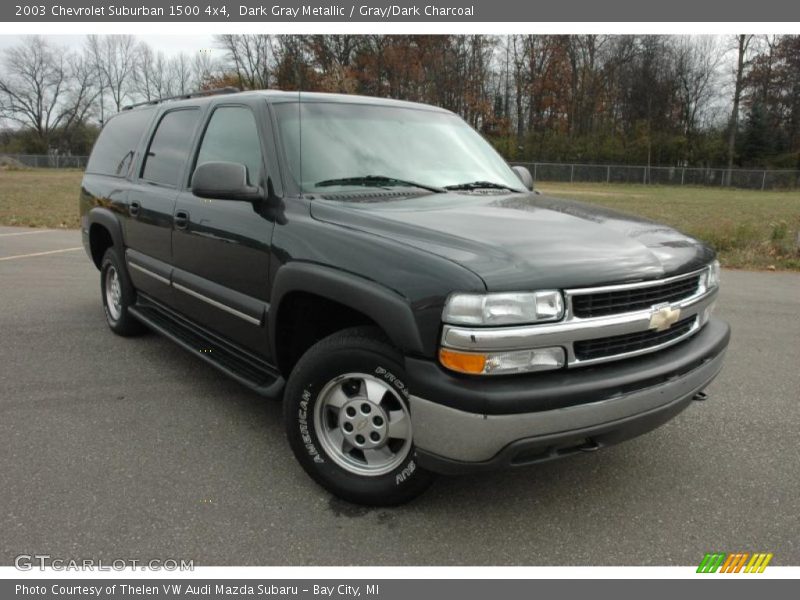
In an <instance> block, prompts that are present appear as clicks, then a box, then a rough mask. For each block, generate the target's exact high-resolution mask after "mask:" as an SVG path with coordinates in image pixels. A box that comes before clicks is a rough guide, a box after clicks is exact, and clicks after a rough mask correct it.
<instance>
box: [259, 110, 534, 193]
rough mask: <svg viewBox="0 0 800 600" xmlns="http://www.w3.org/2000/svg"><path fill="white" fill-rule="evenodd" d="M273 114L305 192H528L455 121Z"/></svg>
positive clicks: (388, 114)
mask: <svg viewBox="0 0 800 600" xmlns="http://www.w3.org/2000/svg"><path fill="white" fill-rule="evenodd" d="M274 107H275V111H276V115H277V118H278V129H279V131H280V135H281V138H282V141H283V146H284V149H285V151H286V158H287V160H288V163H289V169H290V170H291V174H292V176H293V177H294V179H295V181H296V182H297V183H298V184H299V185H300V187H301V189H302V191H304V192H312V191H323V190H325V191H335V190H337V189H340V188H342V189H343V188H346V189H353V188H358V187H364V186H376V187H394V186H417V187H421V188H426V189H435V188H438V189H439V191H442V188H445V187H447V186H453V185H459V184H468V183H472V182H476V181H478V182H489V183H493V184H496V185H497V187H500V188H509V189H513V190H516V191H523V186H522V184H521V182H520V181H519V179H518V178H517V176H516V175H515V174H514V172H513V171H512V170H511V169H510V168H509V166H508V165H507V164H506V162H505V161H504V160H503V159H502V158H501V157H500V155H499V154H497V152H495V150H494V149H493V148H492V147H491V146H490V145H489V144H488V143H487V142H486V141H485V140H484V139H483V138H482V137H481V136H480V135H478V133H477V132H476V131H475V130H473V129H472V128H471V127H469V126H468V125H467V124H466V123H465V122H464V121H462V120H461V119H460V118H459V117H457V116H455V115H452V114H450V113H443V112H437V111H429V110H420V109H413V108H401V107H394V106H372V105H364V104H345V103H325V102H302V103H297V102H290V103H282V104H276V105H274ZM301 132H302V133H301ZM301 136H302V139H301ZM301 152H302V156H301Z"/></svg>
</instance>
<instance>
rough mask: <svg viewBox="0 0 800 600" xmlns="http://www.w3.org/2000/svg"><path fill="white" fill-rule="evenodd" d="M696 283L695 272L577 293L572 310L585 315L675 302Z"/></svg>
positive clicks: (626, 310) (602, 314)
mask: <svg viewBox="0 0 800 600" xmlns="http://www.w3.org/2000/svg"><path fill="white" fill-rule="evenodd" d="M699 285H700V275H699V274H698V275H694V276H693V277H689V278H687V279H678V280H677V281H671V282H669V283H664V284H662V285H654V286H647V287H638V288H637V287H633V288H629V289H622V290H614V291H611V292H594V293H590V294H576V295H574V296H573V297H572V313H573V314H574V315H575V316H576V317H580V318H582V319H585V318H590V317H603V316H607V315H616V314H619V313H626V312H632V311H635V310H643V309H646V308H650V307H651V306H653V305H655V304H661V303H662V302H677V301H678V300H682V299H684V298H688V297H689V296H691V295H693V294H694V293H695V292H697V289H698V287H699Z"/></svg>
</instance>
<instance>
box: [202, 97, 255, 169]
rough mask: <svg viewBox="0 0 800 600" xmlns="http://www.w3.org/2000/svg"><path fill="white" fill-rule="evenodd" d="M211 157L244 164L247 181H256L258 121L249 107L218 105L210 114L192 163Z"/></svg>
mask: <svg viewBox="0 0 800 600" xmlns="http://www.w3.org/2000/svg"><path fill="white" fill-rule="evenodd" d="M212 161H223V162H235V163H239V164H242V165H244V166H246V167H247V178H248V183H249V184H250V185H256V184H258V182H259V180H260V178H261V169H262V164H263V161H262V157H261V144H260V142H259V138H258V125H257V124H256V119H255V116H254V115H253V113H252V111H250V109H249V108H245V107H242V106H221V107H220V108H218V109H216V110H215V111H214V114H213V115H211V120H210V121H209V122H208V127H207V128H206V132H205V135H203V141H202V143H201V144H200V151H199V152H198V154H197V162H196V164H197V165H200V164H203V163H204V162H212Z"/></svg>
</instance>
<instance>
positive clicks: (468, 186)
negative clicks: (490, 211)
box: [444, 181, 519, 192]
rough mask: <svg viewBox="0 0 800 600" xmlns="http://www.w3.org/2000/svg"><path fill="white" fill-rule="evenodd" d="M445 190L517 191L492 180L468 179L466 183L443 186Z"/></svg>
mask: <svg viewBox="0 0 800 600" xmlns="http://www.w3.org/2000/svg"><path fill="white" fill-rule="evenodd" d="M444 189H446V190H485V189H490V190H510V191H512V192H519V190H518V189H516V188H513V187H511V186H508V185H504V184H502V183H495V182H493V181H470V182H468V183H456V184H454V185H446V186H444Z"/></svg>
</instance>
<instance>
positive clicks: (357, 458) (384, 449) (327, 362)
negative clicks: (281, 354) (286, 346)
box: [284, 327, 434, 506]
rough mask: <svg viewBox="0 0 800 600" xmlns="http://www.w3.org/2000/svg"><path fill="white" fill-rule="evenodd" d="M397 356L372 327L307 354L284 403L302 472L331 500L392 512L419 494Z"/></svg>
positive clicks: (425, 475) (420, 480) (421, 479)
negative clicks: (318, 485)
mask: <svg viewBox="0 0 800 600" xmlns="http://www.w3.org/2000/svg"><path fill="white" fill-rule="evenodd" d="M405 381H406V377H405V372H404V370H403V366H402V356H401V355H400V353H399V352H398V351H397V350H396V349H394V348H393V347H392V346H391V345H390V344H389V343H388V342H387V341H386V340H385V338H384V337H383V336H382V335H381V333H380V331H379V330H377V329H375V328H370V327H358V328H353V329H347V330H344V331H341V332H338V333H335V334H333V335H331V336H330V337H327V338H325V339H323V340H321V341H320V342H318V343H317V344H315V345H314V346H312V347H311V349H309V350H308V351H307V352H306V353H305V354H304V355H303V357H302V358H301V359H300V361H299V362H298V363H297V365H296V366H295V368H294V370H293V371H292V374H291V376H290V377H289V381H288V383H287V386H286V394H285V396H284V418H285V424H286V431H287V435H288V438H289V443H290V445H291V447H292V450H293V451H294V454H295V456H296V457H297V460H298V461H299V462H300V464H301V465H302V466H303V468H304V469H305V471H306V472H307V473H308V474H309V475H310V476H311V477H312V478H313V479H314V480H315V481H316V482H317V483H319V484H320V485H321V486H323V487H324V488H325V489H327V490H328V491H330V492H331V493H333V494H335V495H336V496H338V497H340V498H342V499H344V500H347V501H349V502H354V503H357V504H366V505H371V506H391V505H397V504H402V503H404V502H408V501H409V500H411V499H412V498H414V497H416V496H418V495H419V494H421V493H422V492H423V491H425V490H426V489H427V488H428V486H429V485H430V484H431V482H432V481H433V478H434V477H433V474H432V473H430V472H428V471H425V470H424V469H421V468H420V467H419V465H418V464H417V462H416V457H415V453H414V444H413V437H412V436H413V432H412V430H411V416H410V413H409V408H408V388H407V387H406V385H405Z"/></svg>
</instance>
